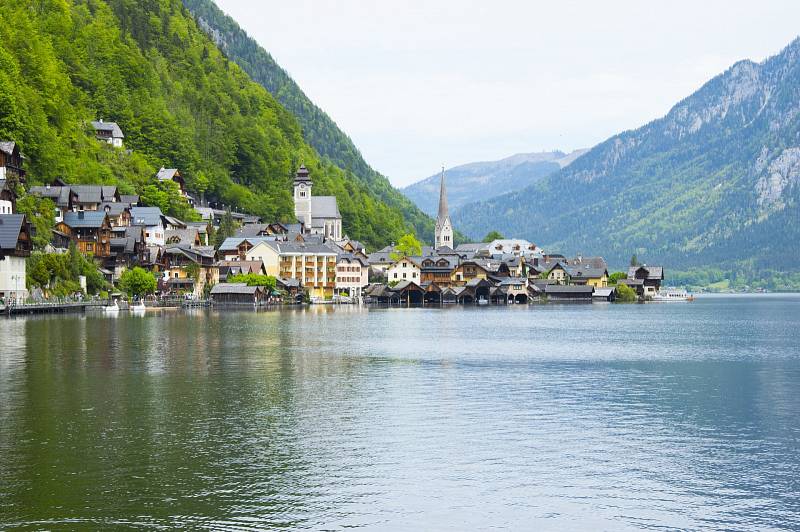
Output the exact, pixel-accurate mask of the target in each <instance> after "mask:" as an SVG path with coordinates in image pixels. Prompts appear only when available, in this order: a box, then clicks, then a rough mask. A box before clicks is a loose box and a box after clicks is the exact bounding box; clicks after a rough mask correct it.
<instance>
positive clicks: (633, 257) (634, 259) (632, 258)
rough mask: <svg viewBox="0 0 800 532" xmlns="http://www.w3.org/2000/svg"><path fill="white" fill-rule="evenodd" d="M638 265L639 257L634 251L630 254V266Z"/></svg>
mask: <svg viewBox="0 0 800 532" xmlns="http://www.w3.org/2000/svg"><path fill="white" fill-rule="evenodd" d="M638 265H639V259H637V258H636V253H634V254H633V255H631V266H638Z"/></svg>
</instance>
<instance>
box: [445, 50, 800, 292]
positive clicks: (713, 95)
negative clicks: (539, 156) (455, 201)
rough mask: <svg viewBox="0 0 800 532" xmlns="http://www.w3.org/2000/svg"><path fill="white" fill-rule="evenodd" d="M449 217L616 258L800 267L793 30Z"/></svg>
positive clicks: (799, 140) (735, 267)
mask: <svg viewBox="0 0 800 532" xmlns="http://www.w3.org/2000/svg"><path fill="white" fill-rule="evenodd" d="M453 218H454V219H453V222H454V225H455V227H456V228H458V229H459V230H461V231H463V232H465V233H467V234H468V235H471V236H473V237H479V236H481V235H483V234H485V233H486V232H487V231H489V230H492V229H497V230H499V231H501V232H503V233H505V234H508V235H514V236H519V237H524V238H528V239H530V240H532V241H534V242H536V243H537V244H540V245H543V246H545V247H546V248H547V249H553V250H558V251H562V252H564V253H574V252H583V253H603V254H606V255H607V257H608V258H609V260H610V261H611V262H612V263H615V264H625V263H627V260H628V258H629V257H630V256H631V254H633V253H636V254H637V255H638V257H639V258H640V259H646V260H648V261H650V262H653V263H655V262H659V263H664V264H667V265H669V266H670V267H672V268H681V269H688V268H699V267H710V266H713V267H718V268H725V269H729V270H730V271H731V272H732V275H733V276H735V275H744V276H751V277H753V276H755V277H757V276H759V275H762V274H763V272H771V273H772V274H776V275H777V274H782V272H787V271H788V272H800V245H798V243H800V39H798V40H795V41H794V42H792V43H791V44H790V45H789V46H788V47H786V48H785V49H784V50H783V51H781V52H780V53H779V54H778V55H776V56H774V57H771V58H769V59H767V60H766V61H764V62H762V63H754V62H752V61H741V62H738V63H736V64H735V65H733V66H732V67H731V68H729V69H728V70H727V71H726V72H724V73H723V74H720V75H718V76H716V77H715V78H713V79H712V80H711V81H709V82H708V83H706V84H705V85H704V86H703V87H702V88H700V90H698V91H697V92H695V93H694V94H692V95H691V96H689V97H688V98H686V99H684V100H683V101H681V102H679V103H678V104H677V105H675V106H674V107H673V108H672V110H670V112H669V113H668V114H667V115H666V116H665V117H663V118H661V119H658V120H655V121H653V122H651V123H649V124H647V125H645V126H643V127H641V128H639V129H637V130H634V131H626V132H624V133H621V134H619V135H616V136H614V137H611V138H610V139H608V140H606V141H605V142H603V143H601V144H599V145H597V146H595V147H594V148H592V149H591V150H590V151H589V152H588V153H586V154H584V155H582V156H581V157H580V158H579V159H577V160H576V161H575V162H574V163H573V164H571V165H569V166H568V167H566V168H563V169H561V170H559V171H557V172H556V173H554V174H551V175H550V176H548V177H546V178H544V179H541V180H539V181H538V182H536V183H535V184H533V185H531V186H528V187H526V188H524V189H522V190H519V191H516V192H512V193H509V194H504V195H501V196H498V197H494V198H491V199H489V200H486V201H482V202H476V203H471V204H469V205H467V206H464V207H463V208H461V209H459V210H458V211H457V212H455V213H454V215H453ZM797 278H798V279H800V276H798V277H797Z"/></svg>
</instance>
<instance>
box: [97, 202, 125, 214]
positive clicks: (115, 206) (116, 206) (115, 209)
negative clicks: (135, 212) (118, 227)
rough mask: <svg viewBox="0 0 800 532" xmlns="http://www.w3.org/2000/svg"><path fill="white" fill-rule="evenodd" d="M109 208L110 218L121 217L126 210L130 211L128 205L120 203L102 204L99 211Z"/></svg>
mask: <svg viewBox="0 0 800 532" xmlns="http://www.w3.org/2000/svg"><path fill="white" fill-rule="evenodd" d="M106 208H108V215H109V216H119V215H120V214H122V212H123V211H124V210H125V209H130V207H129V206H128V204H127V203H120V202H118V201H114V202H108V201H106V202H103V203H101V204H100V207H99V208H98V210H100V211H105V210H106Z"/></svg>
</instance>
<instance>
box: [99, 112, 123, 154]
mask: <svg viewBox="0 0 800 532" xmlns="http://www.w3.org/2000/svg"><path fill="white" fill-rule="evenodd" d="M92 127H93V128H94V136H95V138H96V139H97V140H99V141H102V142H106V143H108V144H111V145H112V146H114V147H115V148H122V147H123V146H122V142H123V140H124V139H125V135H124V134H123V133H122V128H120V127H119V124H117V123H116V122H104V121H103V119H102V118H101V119H100V120H93V121H92Z"/></svg>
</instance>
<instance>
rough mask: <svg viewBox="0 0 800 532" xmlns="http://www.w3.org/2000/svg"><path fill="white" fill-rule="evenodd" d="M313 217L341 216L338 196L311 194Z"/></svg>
mask: <svg viewBox="0 0 800 532" xmlns="http://www.w3.org/2000/svg"><path fill="white" fill-rule="evenodd" d="M311 217H312V219H313V218H341V217H342V215H341V214H339V204H338V203H337V202H336V196H311Z"/></svg>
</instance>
